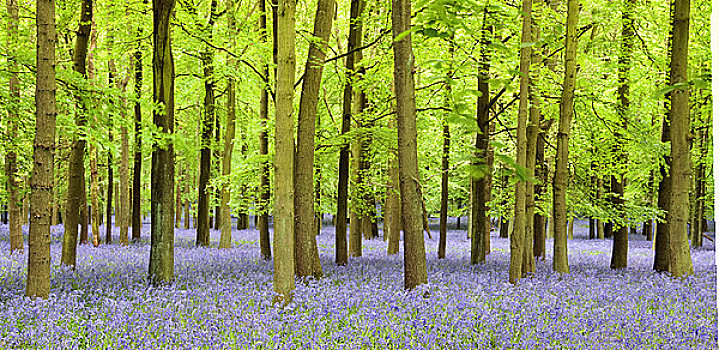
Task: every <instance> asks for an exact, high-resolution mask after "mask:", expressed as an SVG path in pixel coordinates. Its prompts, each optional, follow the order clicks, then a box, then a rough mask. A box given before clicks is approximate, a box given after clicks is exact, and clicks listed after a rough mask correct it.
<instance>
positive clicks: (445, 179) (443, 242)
mask: <svg viewBox="0 0 719 350" xmlns="http://www.w3.org/2000/svg"><path fill="white" fill-rule="evenodd" d="M449 58H450V60H449V62H450V63H449V64H450V69H449V70H448V71H447V79H448V80H447V81H448V82H447V83H446V84H445V90H446V93H447V96H446V107H447V108H449V109H451V108H452V85H451V84H449V81H450V80H451V79H453V76H454V72H453V71H452V68H451V67H452V66H451V64H452V61H453V60H454V35H452V37H451V38H450V39H449ZM449 136H450V135H449V120H447V114H446V113H445V114H443V116H442V168H441V169H442V184H441V186H442V189H441V198H440V202H439V203H440V204H439V246H438V247H437V259H444V258H445V257H446V255H447V211H448V205H449V143H450V137H449Z"/></svg>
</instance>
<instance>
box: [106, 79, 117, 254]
mask: <svg viewBox="0 0 719 350" xmlns="http://www.w3.org/2000/svg"><path fill="white" fill-rule="evenodd" d="M110 81H111V82H112V79H110ZM108 121H109V122H108V124H109V125H108V129H107V130H108V139H109V141H110V144H112V143H113V142H114V141H115V140H113V135H112V129H113V128H114V127H113V125H112V119H111V118H108ZM112 163H113V160H112V151H110V150H109V149H108V150H107V202H106V203H105V209H106V210H105V216H106V217H107V220H106V221H107V222H106V223H105V243H106V244H110V243H112V200H113V197H112V195H113V193H112V192H113V190H114V187H115V186H114V182H115V179H114V178H113V173H112Z"/></svg>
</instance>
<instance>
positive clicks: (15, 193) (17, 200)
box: [5, 0, 24, 253]
mask: <svg viewBox="0 0 719 350" xmlns="http://www.w3.org/2000/svg"><path fill="white" fill-rule="evenodd" d="M5 4H6V8H7V12H8V26H7V29H8V36H7V47H6V49H7V50H8V51H7V53H8V56H7V64H8V71H9V72H10V81H9V83H8V88H9V90H10V95H9V99H10V100H9V101H8V104H7V106H6V108H7V112H8V115H7V124H6V125H7V128H8V130H9V132H10V133H11V134H17V133H18V130H19V129H18V122H19V118H20V114H19V109H20V105H19V104H20V79H19V77H18V70H19V69H20V65H19V63H18V58H17V56H18V49H17V48H16V45H15V43H16V42H17V40H18V22H19V21H20V15H19V13H18V3H17V0H8V1H7V2H6V3H5ZM10 143H11V147H10V149H9V150H8V151H7V153H6V154H5V176H6V177H7V186H6V189H7V192H8V198H7V199H8V200H7V207H8V209H7V210H8V216H9V222H10V223H9V226H8V230H9V231H10V232H9V236H10V252H15V251H17V252H20V253H22V252H23V250H24V249H23V245H24V242H23V237H22V222H23V220H24V219H23V218H22V204H21V202H22V199H21V197H20V182H19V181H18V178H17V172H18V161H17V156H18V155H17V151H16V147H17V143H16V141H15V138H12V139H11V140H10Z"/></svg>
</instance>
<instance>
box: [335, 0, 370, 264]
mask: <svg viewBox="0 0 719 350" xmlns="http://www.w3.org/2000/svg"><path fill="white" fill-rule="evenodd" d="M363 9H364V1H363V0H352V1H351V2H350V28H349V38H348V43H347V52H348V53H350V54H349V55H347V57H346V58H345V69H346V71H347V75H348V78H349V79H348V82H347V83H345V87H344V92H343V98H342V129H341V133H342V135H344V134H347V133H348V132H349V130H350V123H351V118H352V82H351V80H352V79H351V78H352V76H353V75H354V74H355V58H356V57H355V54H354V53H351V52H352V51H353V50H355V49H356V48H357V47H359V45H360V44H359V43H360V41H361V37H362V22H361V21H360V20H359V18H360V16H361V14H362V10H363ZM339 158H340V159H339V170H338V174H339V175H338V181H337V215H336V216H335V218H336V219H335V220H336V224H335V263H336V264H337V265H346V264H347V192H348V191H347V190H348V185H349V142H345V143H343V145H342V146H341V148H340V157H339Z"/></svg>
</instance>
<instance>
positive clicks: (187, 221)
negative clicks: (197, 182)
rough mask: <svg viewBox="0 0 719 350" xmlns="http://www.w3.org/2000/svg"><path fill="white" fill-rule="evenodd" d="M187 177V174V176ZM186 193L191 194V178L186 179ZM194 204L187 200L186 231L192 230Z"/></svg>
mask: <svg viewBox="0 0 719 350" xmlns="http://www.w3.org/2000/svg"><path fill="white" fill-rule="evenodd" d="M186 175H187V174H186ZM185 193H190V176H187V178H186V179H185ZM191 207H192V203H190V199H189V198H188V199H185V226H184V228H185V230H189V229H190V222H191V221H192V219H191V217H190V213H191V209H192V208H191Z"/></svg>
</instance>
